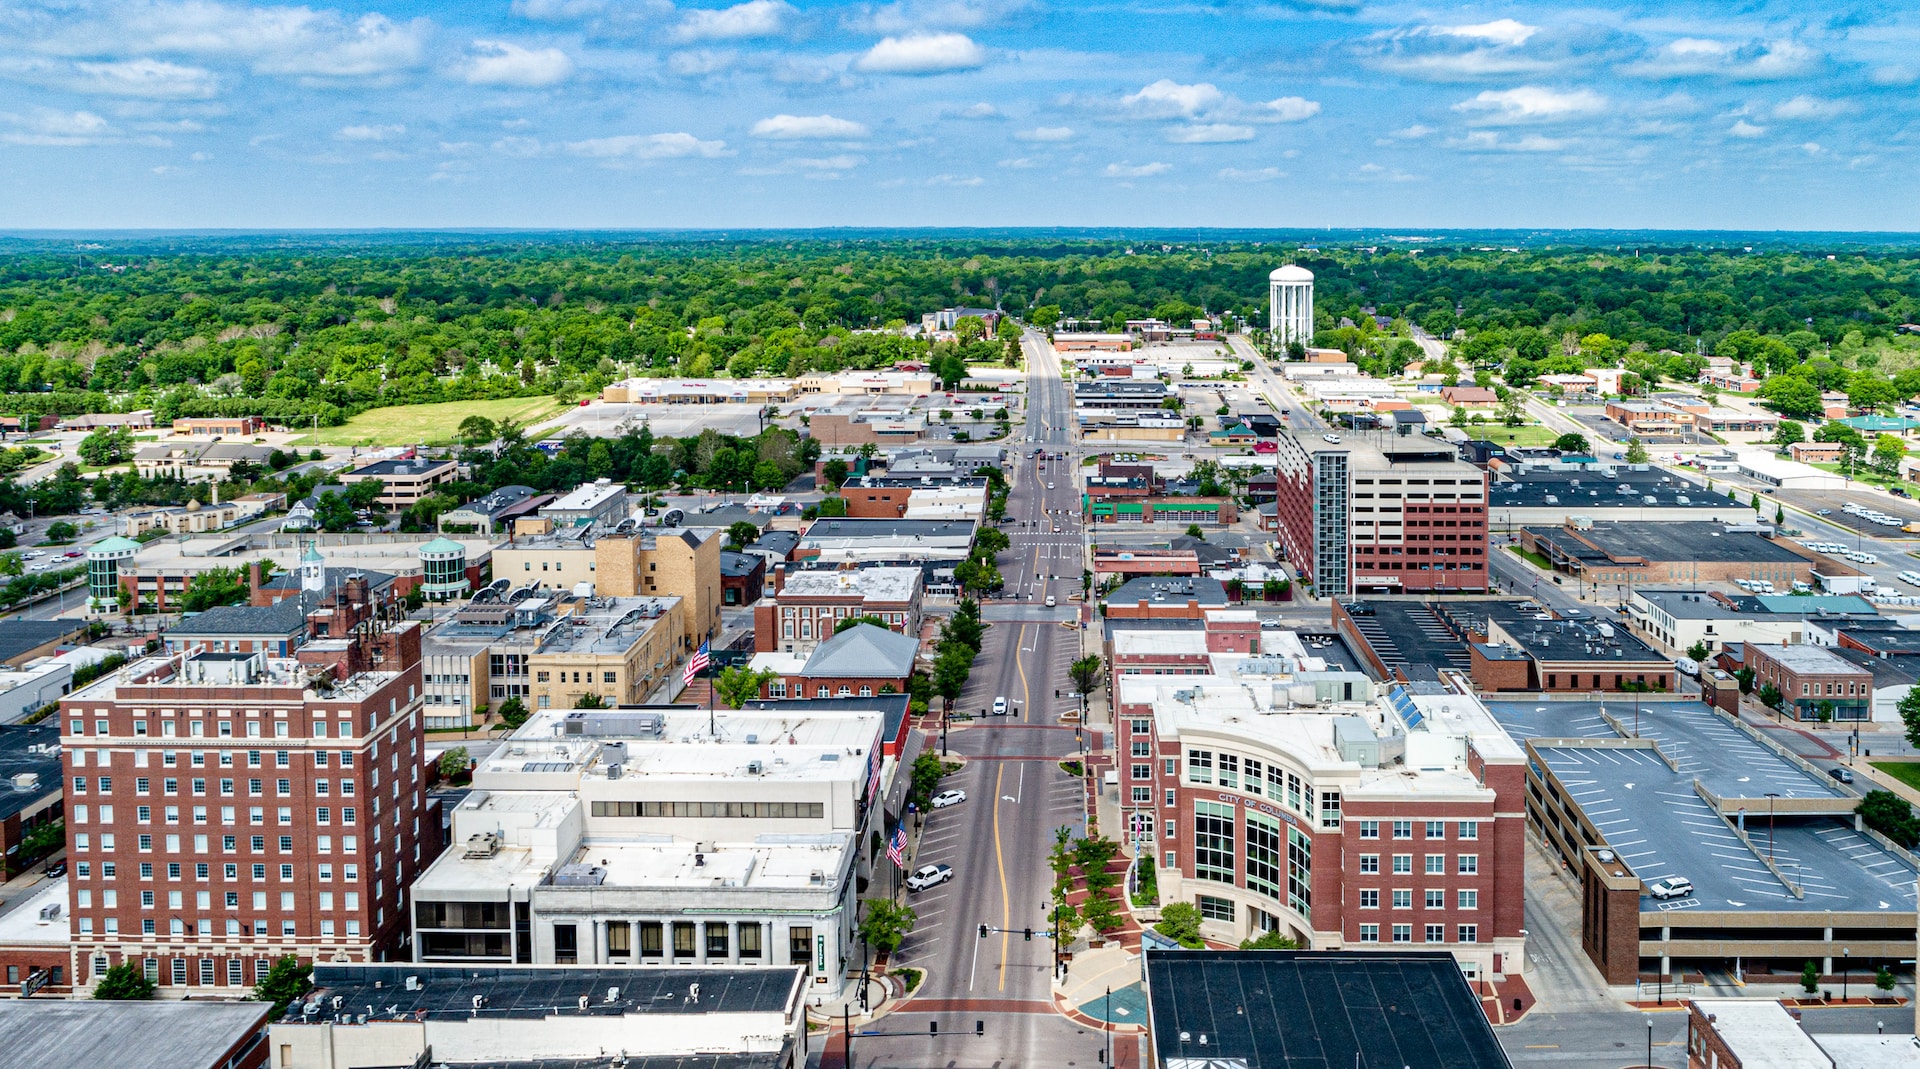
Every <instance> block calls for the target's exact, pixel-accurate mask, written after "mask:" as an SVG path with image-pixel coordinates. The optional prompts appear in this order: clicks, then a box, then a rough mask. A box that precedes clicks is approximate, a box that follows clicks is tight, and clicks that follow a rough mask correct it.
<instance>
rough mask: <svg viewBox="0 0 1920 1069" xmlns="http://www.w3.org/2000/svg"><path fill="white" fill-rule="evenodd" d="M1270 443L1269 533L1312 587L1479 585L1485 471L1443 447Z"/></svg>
mask: <svg viewBox="0 0 1920 1069" xmlns="http://www.w3.org/2000/svg"><path fill="white" fill-rule="evenodd" d="M1327 437H1333V436H1331V435H1329V436H1327ZM1363 439H1364V440H1363ZM1275 442H1276V444H1277V445H1278V447H1279V451H1278V452H1277V453H1276V454H1275V465H1276V466H1275V477H1276V485H1275V498H1274V505H1275V511H1276V520H1277V526H1278V531H1277V533H1278V535H1279V536H1280V543H1281V545H1282V546H1283V547H1284V548H1285V551H1286V553H1285V556H1286V559H1287V561H1288V563H1290V564H1292V565H1293V566H1294V567H1295V568H1296V569H1298V570H1299V572H1300V574H1301V576H1302V577H1303V578H1305V579H1306V580H1307V581H1309V582H1311V583H1312V584H1313V587H1314V590H1315V592H1316V593H1318V594H1320V595H1322V596H1332V595H1338V594H1352V593H1356V592H1365V593H1375V592H1379V593H1403V592H1404V593H1415V592H1420V591H1429V590H1432V591H1438V590H1450V591H1460V592H1477V591H1485V590H1486V589H1487V583H1488V570H1487V474H1486V472H1484V471H1482V470H1480V469H1479V468H1476V467H1474V466H1473V465H1472V464H1469V463H1467V462H1466V461H1463V460H1461V459H1459V457H1458V455H1457V454H1456V453H1455V452H1454V450H1453V449H1452V447H1450V446H1447V445H1445V444H1444V443H1441V442H1436V441H1430V440H1428V439H1424V438H1402V437H1399V436H1395V435H1366V436H1361V435H1352V436H1349V440H1348V441H1346V442H1341V441H1339V440H1337V439H1336V440H1335V441H1331V442H1329V441H1325V440H1321V439H1312V438H1304V437H1302V436H1300V435H1298V434H1293V433H1289V432H1284V431H1283V432H1282V433H1281V434H1280V435H1278V437H1277V438H1276V439H1275Z"/></svg>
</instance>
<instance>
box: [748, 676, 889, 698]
mask: <svg viewBox="0 0 1920 1069" xmlns="http://www.w3.org/2000/svg"><path fill="white" fill-rule="evenodd" d="M767 694H768V695H769V696H771V697H775V698H784V697H786V696H787V683H786V680H776V681H774V682H772V683H769V684H767ZM793 696H794V697H796V698H804V697H806V696H807V685H806V684H805V683H803V682H796V683H794V685H793ZM813 696H814V697H816V698H831V697H833V696H834V691H833V688H832V687H830V686H828V685H827V684H825V683H822V684H820V685H819V686H818V687H816V688H814V695H813ZM839 696H840V697H842V698H851V697H853V688H852V687H849V686H847V685H846V684H845V683H842V684H840V695H839ZM860 696H861V697H862V698H871V697H873V688H872V687H871V686H869V685H867V684H865V683H862V684H861V685H860Z"/></svg>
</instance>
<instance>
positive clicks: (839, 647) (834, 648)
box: [804, 624, 920, 679]
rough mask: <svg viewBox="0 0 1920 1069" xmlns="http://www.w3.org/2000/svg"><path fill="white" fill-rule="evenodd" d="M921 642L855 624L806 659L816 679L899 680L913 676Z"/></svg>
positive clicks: (826, 642) (808, 670)
mask: <svg viewBox="0 0 1920 1069" xmlns="http://www.w3.org/2000/svg"><path fill="white" fill-rule="evenodd" d="M919 652H920V640H919V639H917V638H913V637H910V636H908V635H902V634H899V633H897V632H894V631H889V630H887V629H886V628H883V627H875V626H873V625H872V624H856V625H855V626H853V627H849V628H847V629H846V630H845V631H842V632H840V633H839V634H837V635H835V636H833V637H832V638H830V639H828V640H826V641H825V642H822V643H821V644H820V645H819V647H818V648H816V649H815V650H814V651H813V656H811V657H808V658H807V667H806V668H805V670H804V671H805V672H806V674H807V675H808V676H816V677H833V676H842V677H853V678H860V677H872V678H875V679H899V678H900V677H902V676H906V675H911V674H912V673H913V658H914V656H915V655H916V654H918V653H919Z"/></svg>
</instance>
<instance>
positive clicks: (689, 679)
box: [680, 642, 713, 686]
mask: <svg viewBox="0 0 1920 1069" xmlns="http://www.w3.org/2000/svg"><path fill="white" fill-rule="evenodd" d="M712 663H713V658H712V657H709V656H708V655H707V644H706V643H704V642H702V643H701V644H700V648H699V649H697V650H694V651H693V656H691V657H689V658H687V670H686V671H685V672H682V673H680V683H681V685H683V686H692V685H693V679H694V677H695V676H697V675H699V674H700V673H701V672H702V671H705V670H706V667H707V666H708V665H710V664H712Z"/></svg>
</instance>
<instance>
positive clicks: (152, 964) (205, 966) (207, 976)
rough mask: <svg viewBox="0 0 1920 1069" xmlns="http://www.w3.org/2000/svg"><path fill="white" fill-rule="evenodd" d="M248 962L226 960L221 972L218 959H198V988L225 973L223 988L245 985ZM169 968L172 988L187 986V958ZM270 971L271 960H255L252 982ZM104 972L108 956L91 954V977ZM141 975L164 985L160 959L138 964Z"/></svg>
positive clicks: (264, 977) (239, 959)
mask: <svg viewBox="0 0 1920 1069" xmlns="http://www.w3.org/2000/svg"><path fill="white" fill-rule="evenodd" d="M247 960H248V959H245V958H228V959H226V963H227V967H226V968H225V969H224V970H222V969H220V968H219V960H218V959H215V958H201V959H199V962H200V968H199V970H198V972H199V976H200V985H201V986H203V987H211V986H214V985H215V984H217V983H218V980H217V979H216V977H218V976H219V975H220V974H221V973H222V972H225V974H226V986H228V987H240V986H242V985H243V984H245V983H246V982H247V980H246V975H245V972H246V964H247ZM172 966H173V967H172V968H171V969H170V970H168V974H169V975H170V976H171V977H172V980H173V986H176V987H182V986H186V984H187V975H188V968H187V959H186V958H174V959H172ZM272 970H273V959H272V958H259V959H256V960H254V962H253V982H254V983H256V984H257V983H259V982H260V981H262V980H265V979H266V978H267V974H268V973H270V972H272ZM106 971H107V956H106V955H105V954H96V955H94V957H93V975H94V976H95V977H99V976H102V975H104V974H105V973H106ZM141 972H142V973H143V974H144V975H145V976H146V978H147V980H148V982H150V983H156V984H158V983H162V982H163V981H162V980H161V979H160V959H159V958H147V959H146V960H145V961H144V962H143V963H142V965H141ZM56 982H57V978H56Z"/></svg>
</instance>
